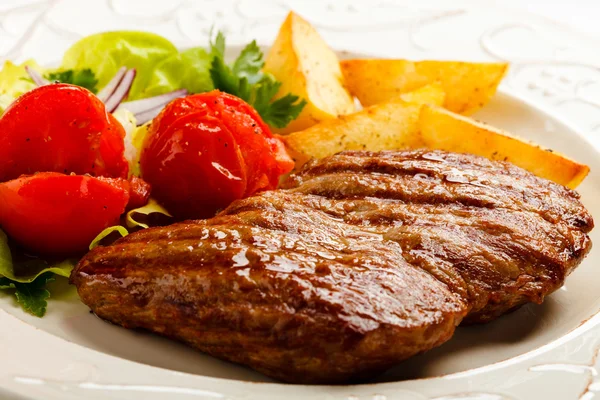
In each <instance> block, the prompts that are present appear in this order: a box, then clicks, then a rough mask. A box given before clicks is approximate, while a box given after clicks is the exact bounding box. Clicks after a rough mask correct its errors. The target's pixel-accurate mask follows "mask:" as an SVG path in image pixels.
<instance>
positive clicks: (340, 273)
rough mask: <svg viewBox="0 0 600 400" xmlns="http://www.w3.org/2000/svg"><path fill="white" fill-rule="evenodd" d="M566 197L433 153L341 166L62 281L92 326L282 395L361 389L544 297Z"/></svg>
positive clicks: (567, 244)
mask: <svg viewBox="0 0 600 400" xmlns="http://www.w3.org/2000/svg"><path fill="white" fill-rule="evenodd" d="M578 198H579V196H578V194H577V193H576V192H574V191H571V190H569V189H566V188H564V187H562V186H559V185H556V184H554V183H551V182H549V181H547V180H544V179H541V178H537V177H535V176H533V175H531V174H530V173H528V172H526V171H524V170H522V169H519V168H517V167H515V166H512V165H511V164H508V163H501V162H491V161H488V160H486V159H483V158H480V157H476V156H471V155H464V154H452V153H445V152H430V151H407V152H378V153H371V152H344V153H340V154H338V155H335V156H332V157H329V158H326V159H324V160H320V161H313V162H311V163H309V164H307V165H306V166H305V167H304V168H303V170H302V171H300V172H299V173H297V174H295V175H292V176H291V177H290V178H289V179H288V180H287V181H286V182H285V183H284V184H283V188H282V189H281V190H276V191H271V192H265V193H262V194H260V195H257V196H255V197H251V198H248V199H244V200H240V201H237V202H235V203H233V204H232V205H231V206H230V207H228V208H227V209H226V210H224V211H223V212H222V213H220V214H219V215H217V216H216V217H214V218H212V219H209V220H203V221H188V222H184V223H179V224H175V225H172V226H169V227H164V228H153V229H147V230H144V231H141V232H138V233H135V234H132V235H129V236H127V237H125V238H123V239H121V240H119V241H117V242H116V243H114V244H113V245H110V246H106V247H99V248H96V249H94V250H92V251H91V252H90V253H89V254H88V255H87V256H86V257H84V258H83V259H82V260H81V262H80V263H79V265H78V266H77V267H76V268H75V270H74V271H73V273H72V275H71V281H72V283H74V284H75V285H77V288H78V291H79V295H80V297H81V299H82V301H83V302H84V303H85V304H87V305H88V306H90V308H91V309H92V310H93V311H94V312H95V313H96V314H97V315H98V316H100V317H102V318H104V319H107V320H109V321H111V322H114V323H116V324H119V325H123V326H125V327H128V328H143V329H147V330H150V331H153V332H156V333H159V334H162V335H165V336H168V337H171V338H175V339H178V340H181V341H184V342H186V343H188V344H190V345H192V346H194V347H196V348H198V349H200V350H202V351H204V352H207V353H209V354H212V355H214V356H216V357H220V358H224V359H227V360H231V361H234V362H238V363H242V364H245V365H248V366H250V367H252V368H254V369H256V370H258V371H261V372H263V373H265V374H267V375H269V376H272V377H275V378H278V379H282V380H285V381H288V382H302V383H339V382H347V381H349V380H352V379H363V378H366V377H368V376H370V375H373V374H375V373H377V372H380V371H383V370H385V369H386V368H388V367H390V366H391V365H393V364H395V363H397V362H399V361H401V360H403V359H406V358H408V357H410V356H412V355H414V354H417V353H419V352H422V351H426V350H428V349H431V348H432V347H435V346H438V345H440V344H442V343H443V342H445V341H446V340H448V339H449V338H450V337H451V336H452V334H453V332H454V328H455V326H456V325H458V324H459V323H460V322H461V321H463V318H464V321H467V322H485V321H489V320H491V319H494V318H496V317H497V316H499V315H501V314H503V313H505V312H507V311H509V310H511V309H514V308H516V307H518V306H520V305H522V304H524V303H526V302H530V301H531V302H536V303H540V302H541V301H542V300H543V298H544V296H546V295H547V294H549V293H551V292H553V291H554V290H556V289H557V288H559V287H560V286H561V285H562V284H563V282H564V279H565V278H566V276H567V275H568V274H569V273H570V272H571V271H572V270H573V269H574V268H575V267H576V266H577V265H578V264H579V263H580V262H581V260H582V259H583V257H584V256H585V255H586V254H587V252H588V251H589V249H590V247H591V242H590V240H589V237H588V236H587V233H588V232H589V231H590V230H591V229H592V227H593V221H592V218H591V216H590V215H589V213H588V212H587V211H586V210H585V208H584V207H583V205H582V204H581V203H580V201H579V200H578Z"/></svg>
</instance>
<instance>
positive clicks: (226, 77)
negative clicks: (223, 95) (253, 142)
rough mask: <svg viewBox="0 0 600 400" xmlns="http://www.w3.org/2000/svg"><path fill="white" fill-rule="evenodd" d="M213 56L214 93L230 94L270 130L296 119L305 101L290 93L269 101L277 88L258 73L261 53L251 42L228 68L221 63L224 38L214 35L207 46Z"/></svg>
mask: <svg viewBox="0 0 600 400" xmlns="http://www.w3.org/2000/svg"><path fill="white" fill-rule="evenodd" d="M210 47H211V49H210V53H211V55H212V56H213V59H212V61H211V65H210V76H211V79H212V81H213V85H214V87H215V89H219V90H221V91H223V92H227V93H230V94H232V95H234V96H237V97H239V98H241V99H242V100H244V101H246V102H248V103H249V104H250V105H251V106H253V107H254V108H255V109H256V111H257V112H258V114H259V115H260V116H261V117H262V119H263V120H264V121H265V122H266V123H267V124H269V125H270V126H272V127H275V128H283V127H285V126H286V125H287V124H289V123H290V122H291V121H292V120H294V119H296V118H297V117H298V115H300V112H302V109H303V108H304V106H305V105H306V101H304V100H301V99H300V98H299V97H298V96H294V95H293V94H291V93H288V94H287V95H285V96H283V97H281V98H279V99H277V100H275V101H273V99H274V97H275V96H276V95H277V92H278V91H279V89H280V87H281V82H278V81H277V80H276V79H275V78H274V77H273V76H272V75H270V74H266V73H264V72H263V71H262V68H263V66H264V64H265V62H264V60H263V53H262V51H260V48H259V47H258V45H257V44H256V42H255V41H253V42H251V43H250V44H248V45H247V46H246V47H244V49H243V50H242V51H241V53H240V55H239V56H238V57H237V59H236V60H235V61H234V62H233V64H232V65H231V66H230V65H228V64H227V63H226V62H225V59H224V52H225V36H224V35H223V33H222V32H219V33H217V36H216V38H215V40H214V42H212V41H211V43H210Z"/></svg>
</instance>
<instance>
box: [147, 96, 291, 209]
mask: <svg viewBox="0 0 600 400" xmlns="http://www.w3.org/2000/svg"><path fill="white" fill-rule="evenodd" d="M293 165H294V164H293V161H292V160H291V158H290V157H289V156H288V155H287V153H286V152H285V148H284V146H283V144H282V142H281V140H280V139H278V138H277V137H274V136H273V135H272V134H271V132H270V130H269V128H268V126H267V125H266V124H265V123H264V122H263V121H262V119H261V118H260V116H259V115H258V113H257V112H256V111H255V110H254V109H253V108H252V107H251V106H250V105H248V104H247V103H245V102H244V101H243V100H241V99H239V98H237V97H235V96H232V95H229V94H226V93H222V92H219V91H212V92H209V93H202V94H196V95H192V96H188V97H186V98H183V99H177V100H174V101H173V102H171V103H170V104H169V105H168V106H167V107H166V108H165V109H164V110H163V111H162V112H161V114H160V115H159V116H158V117H157V118H155V119H154V121H153V122H152V125H151V128H150V130H149V133H148V137H147V139H146V142H145V144H144V148H143V150H142V155H141V159H140V166H141V170H142V176H143V178H144V179H145V180H146V181H147V182H149V183H150V184H151V185H152V193H153V196H154V197H155V198H156V199H157V200H158V201H159V202H161V203H162V204H163V205H164V206H165V207H166V208H167V209H168V210H169V211H170V212H171V213H172V214H173V215H175V216H176V217H178V218H179V219H194V218H208V217H211V216H213V215H214V214H215V213H216V212H217V211H218V210H220V209H223V208H225V207H227V206H228V205H229V204H230V203H231V202H232V201H234V200H236V199H240V198H243V197H247V196H251V195H252V194H254V193H256V192H258V191H262V190H269V189H274V188H275V187H277V184H278V181H279V177H280V176H281V175H282V174H284V173H287V172H289V171H290V170H291V169H292V168H293Z"/></svg>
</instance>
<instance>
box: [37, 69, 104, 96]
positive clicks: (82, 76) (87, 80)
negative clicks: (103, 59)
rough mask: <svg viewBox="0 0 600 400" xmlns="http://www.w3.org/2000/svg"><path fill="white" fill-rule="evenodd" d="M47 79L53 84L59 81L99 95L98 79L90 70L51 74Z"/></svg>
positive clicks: (71, 70) (69, 70)
mask: <svg viewBox="0 0 600 400" xmlns="http://www.w3.org/2000/svg"><path fill="white" fill-rule="evenodd" d="M46 79H48V80H49V81H51V82H54V81H59V82H61V83H70V84H73V85H77V86H81V87H84V88H86V89H88V90H89V91H90V92H92V93H97V92H98V89H97V87H96V85H98V79H96V75H95V74H94V72H93V71H92V70H91V69H89V68H86V69H80V70H73V69H68V70H65V71H55V72H50V73H49V74H47V75H46Z"/></svg>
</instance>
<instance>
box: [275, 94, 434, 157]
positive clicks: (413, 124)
mask: <svg viewBox="0 0 600 400" xmlns="http://www.w3.org/2000/svg"><path fill="white" fill-rule="evenodd" d="M444 99H445V94H444V91H443V89H442V87H441V86H440V85H439V84H436V83H434V84H431V85H426V86H423V87H422V88H419V89H417V90H415V91H413V92H409V93H404V94H402V95H400V97H399V98H398V99H397V100H396V101H390V102H386V103H383V104H377V105H375V106H371V107H368V108H365V109H363V110H361V111H358V112H356V113H354V114H350V115H344V116H341V117H339V118H337V119H332V120H328V121H323V122H321V123H319V124H317V125H314V126H312V127H310V128H308V129H305V130H303V131H300V132H294V133H292V134H290V135H288V136H285V137H284V141H285V143H286V145H287V149H288V152H289V153H290V155H291V156H292V157H293V158H294V160H295V161H296V168H300V167H301V166H302V165H304V163H306V162H307V161H308V160H310V159H311V158H317V159H319V158H323V157H326V156H330V155H333V154H335V153H339V152H340V151H344V150H370V151H379V150H391V149H404V148H413V147H414V145H413V144H412V142H413V141H414V140H415V138H416V137H417V133H418V119H419V115H420V110H421V105H422V104H435V105H442V104H443V103H444Z"/></svg>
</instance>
